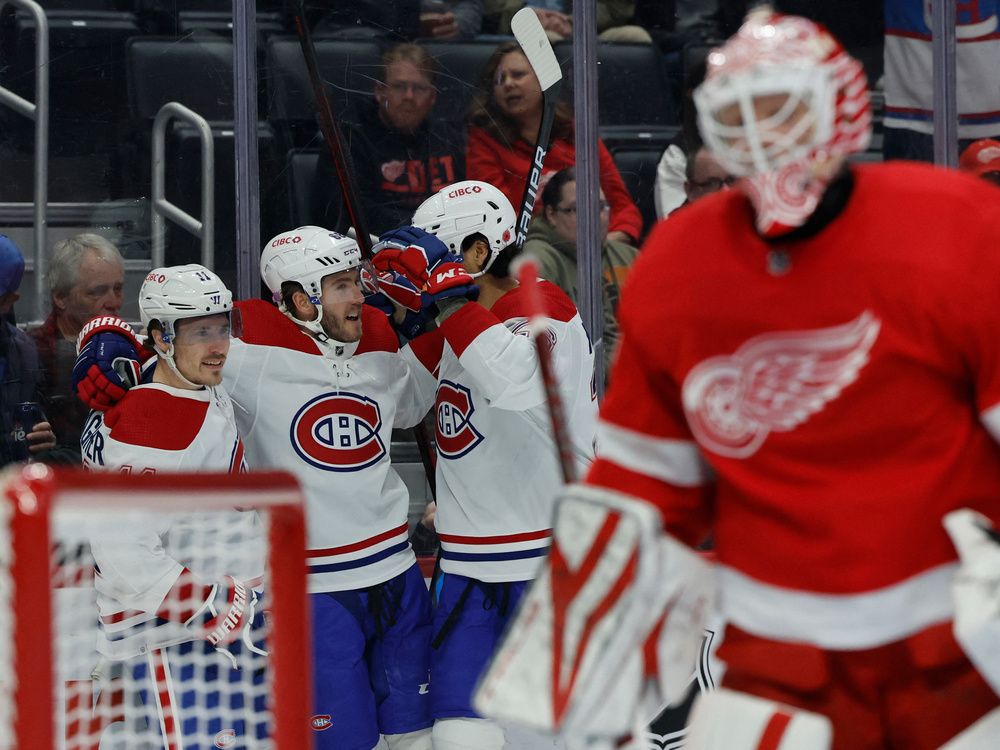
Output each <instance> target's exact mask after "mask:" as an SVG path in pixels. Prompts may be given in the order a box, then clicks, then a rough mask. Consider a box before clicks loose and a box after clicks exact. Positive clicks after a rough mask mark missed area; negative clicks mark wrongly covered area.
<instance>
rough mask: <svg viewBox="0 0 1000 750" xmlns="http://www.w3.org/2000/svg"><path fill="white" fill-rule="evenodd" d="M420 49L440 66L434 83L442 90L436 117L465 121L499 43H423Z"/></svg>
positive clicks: (435, 107)
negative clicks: (487, 62)
mask: <svg viewBox="0 0 1000 750" xmlns="http://www.w3.org/2000/svg"><path fill="white" fill-rule="evenodd" d="M420 46H421V47H423V48H424V49H426V50H427V52H428V53H430V55H431V57H433V58H434V60H435V61H436V62H437V65H438V70H437V75H436V77H435V80H434V83H435V85H436V86H437V89H438V98H437V104H435V105H434V113H433V114H434V116H436V117H438V118H440V119H444V120H449V119H458V120H464V119H465V116H466V112H467V110H468V107H469V103H470V102H471V101H472V98H473V96H475V94H476V92H477V91H479V79H480V77H481V76H482V74H483V68H485V67H486V61H487V60H489V58H490V55H492V54H493V50H495V49H496V47H497V43H496V42H495V41H482V42H479V41H466V42H433V41H426V40H425V41H421V42H420Z"/></svg>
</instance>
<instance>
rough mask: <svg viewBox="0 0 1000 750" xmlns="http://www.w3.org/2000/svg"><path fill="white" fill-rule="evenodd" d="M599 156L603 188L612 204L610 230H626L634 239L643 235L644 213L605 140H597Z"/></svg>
mask: <svg viewBox="0 0 1000 750" xmlns="http://www.w3.org/2000/svg"><path fill="white" fill-rule="evenodd" d="M597 152H598V157H599V159H600V162H601V189H602V190H603V191H604V195H605V197H606V198H607V199H608V203H610V204H611V222H610V223H609V225H608V231H609V232H625V233H626V234H627V235H628V236H629V237H631V238H632V239H633V240H638V239H639V237H641V236H642V214H641V213H639V209H638V208H637V207H636V205H635V203H634V202H633V201H632V196H631V195H629V193H628V188H626V187H625V183H624V182H623V181H622V176H621V174H619V172H618V167H616V166H615V162H614V160H613V159H612V158H611V152H610V151H608V149H607V148H606V147H605V145H604V142H603V141H598V142H597Z"/></svg>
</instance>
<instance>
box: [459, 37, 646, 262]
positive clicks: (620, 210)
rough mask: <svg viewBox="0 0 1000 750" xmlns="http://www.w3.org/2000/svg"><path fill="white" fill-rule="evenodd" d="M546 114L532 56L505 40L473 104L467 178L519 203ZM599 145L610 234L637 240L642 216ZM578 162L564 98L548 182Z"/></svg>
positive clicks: (623, 239)
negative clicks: (531, 63)
mask: <svg viewBox="0 0 1000 750" xmlns="http://www.w3.org/2000/svg"><path fill="white" fill-rule="evenodd" d="M541 118H542V90H541V87H540V86H539V84H538V78H536V77H535V73H534V71H532V69H531V65H529V64H528V59H527V58H526V57H525V56H524V53H523V52H521V48H520V47H519V46H518V45H517V43H516V42H508V43H504V44H501V45H500V46H499V47H497V50H496V52H494V53H493V56H492V57H491V58H490V59H489V62H487V64H486V68H485V70H484V71H483V85H482V88H481V91H480V93H479V95H478V97H477V98H476V100H475V101H474V102H473V104H472V109H471V112H470V123H471V126H470V128H469V140H468V146H467V147H466V177H467V178H468V179H470V180H482V181H483V182H488V183H490V184H491V185H496V186H497V187H498V188H500V190H502V191H503V192H504V194H505V195H506V196H507V198H508V199H509V200H510V202H511V204H513V205H514V206H515V207H519V206H520V205H521V198H522V197H523V195H524V185H525V181H526V180H527V177H528V169H529V167H530V166H531V161H532V158H533V157H534V142H535V138H536V137H537V135H538V125H539V123H540V122H541ZM597 147H598V154H599V157H600V169H601V189H602V190H603V191H604V194H605V196H607V200H608V203H609V204H610V205H611V218H610V224H609V231H608V239H610V240H616V241H618V242H627V243H629V244H632V245H634V244H636V242H637V240H638V239H639V236H640V235H641V233H642V215H641V214H640V213H639V209H638V208H636V206H635V203H633V202H632V198H631V197H630V196H629V194H628V190H627V189H626V188H625V183H624V182H622V178H621V175H620V174H618V168H617V167H615V163H614V161H612V159H611V154H610V152H609V151H608V150H607V148H605V147H604V144H603V143H601V142H600V141H598V144H597ZM575 163H576V152H575V149H574V146H573V117H572V114H571V113H570V109H569V106H568V105H567V104H566V103H565V102H560V103H559V105H558V106H557V107H556V117H555V122H554V124H553V126H552V144H551V147H550V148H549V152H548V154H547V155H546V157H545V171H544V173H543V175H542V180H543V182H544V181H545V180H546V179H547V178H548V177H549V176H550V175H552V174H553V173H555V172H558V171H559V170H561V169H565V168H566V167H572V166H573V165H574V164H575ZM537 205H538V204H537V203H536V206H537Z"/></svg>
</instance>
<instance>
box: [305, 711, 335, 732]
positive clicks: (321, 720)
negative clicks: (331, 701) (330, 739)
mask: <svg viewBox="0 0 1000 750" xmlns="http://www.w3.org/2000/svg"><path fill="white" fill-rule="evenodd" d="M309 724H310V725H311V726H312V728H313V729H314V730H315V731H317V732H322V731H323V730H324V729H329V728H330V727H332V726H333V720H332V719H331V718H330V714H316V715H315V716H313V717H312V718H311V719H310V720H309Z"/></svg>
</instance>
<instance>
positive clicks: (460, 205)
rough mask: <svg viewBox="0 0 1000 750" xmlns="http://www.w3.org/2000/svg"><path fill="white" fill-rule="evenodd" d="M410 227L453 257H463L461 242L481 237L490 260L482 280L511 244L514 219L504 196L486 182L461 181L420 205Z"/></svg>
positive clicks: (487, 262) (479, 273)
mask: <svg viewBox="0 0 1000 750" xmlns="http://www.w3.org/2000/svg"><path fill="white" fill-rule="evenodd" d="M412 223H413V226H415V227H419V228H420V229H423V230H424V231H425V232H430V233H431V234H433V235H435V236H436V237H437V238H438V239H439V240H441V241H442V242H443V243H444V244H446V245H447V246H448V249H449V250H451V251H452V252H454V253H458V254H461V253H462V242H463V241H464V240H465V238H466V237H468V236H469V235H472V234H481V235H483V236H484V237H485V238H486V242H487V243H488V244H489V246H490V257H489V260H487V261H486V265H484V266H483V268H482V270H481V271H477V272H476V273H474V274H472V277H473V278H476V277H478V276H482V275H483V274H484V273H486V271H487V270H489V267H490V266H492V265H493V262H494V261H495V260H496V259H497V256H498V255H500V252H501V251H502V250H504V248H506V247H507V246H508V245H510V244H511V243H512V242H513V241H514V229H515V226H516V224H517V215H516V214H515V213H514V207H513V206H511V205H510V201H509V200H507V196H506V195H504V194H503V193H502V192H501V191H500V190H498V189H497V188H495V187H493V186H492V185H490V184H489V183H486V182H478V181H476V180H464V181H462V182H456V183H453V184H451V185H448V186H447V187H444V188H441V190H439V191H438V192H437V193H435V194H434V195H432V196H431V197H430V198H428V199H427V200H425V201H424V202H423V203H421V204H420V207H419V208H418V209H417V211H416V213H414V214H413V222H412Z"/></svg>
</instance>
